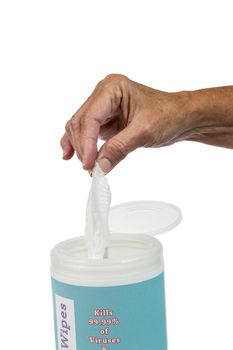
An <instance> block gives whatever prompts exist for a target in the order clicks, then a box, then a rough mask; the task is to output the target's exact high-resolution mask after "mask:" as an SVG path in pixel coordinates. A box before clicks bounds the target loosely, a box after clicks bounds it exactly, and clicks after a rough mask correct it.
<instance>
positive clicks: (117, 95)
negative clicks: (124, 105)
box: [70, 78, 122, 170]
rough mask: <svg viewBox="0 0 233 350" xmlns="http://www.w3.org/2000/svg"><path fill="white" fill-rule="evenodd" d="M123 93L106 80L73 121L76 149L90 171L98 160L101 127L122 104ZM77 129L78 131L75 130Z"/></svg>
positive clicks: (85, 167) (99, 85)
mask: <svg viewBox="0 0 233 350" xmlns="http://www.w3.org/2000/svg"><path fill="white" fill-rule="evenodd" d="M121 97H122V94H121V91H120V89H118V88H117V87H116V84H114V82H113V81H109V79H108V78H107V79H105V80H104V81H102V82H101V83H100V84H98V85H97V87H96V89H95V90H94V92H93V93H92V95H91V96H90V97H89V98H88V100H87V101H86V102H85V103H84V105H83V106H82V107H81V108H80V109H79V110H78V111H77V112H76V113H75V114H74V116H73V117H72V119H71V123H70V124H71V128H72V134H73V137H74V144H75V148H77V149H79V150H80V152H81V158H82V162H83V168H84V169H86V170H90V169H92V168H93V167H94V164H95V160H96V158H97V141H98V137H99V131H100V126H101V125H102V124H103V123H104V122H105V121H106V120H107V119H108V118H109V117H111V115H112V114H113V113H114V111H115V110H116V109H117V108H118V107H119V106H120V104H121ZM75 128H76V130H75Z"/></svg>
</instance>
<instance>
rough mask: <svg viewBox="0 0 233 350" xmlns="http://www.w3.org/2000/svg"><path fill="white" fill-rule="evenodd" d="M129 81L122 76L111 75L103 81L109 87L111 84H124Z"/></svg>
mask: <svg viewBox="0 0 233 350" xmlns="http://www.w3.org/2000/svg"><path fill="white" fill-rule="evenodd" d="M128 80H129V79H128V78H127V77H126V76H125V75H122V74H109V75H107V76H106V77H105V79H104V80H103V81H102V82H103V83H104V84H105V85H109V84H114V85H115V84H122V83H124V82H126V81H128Z"/></svg>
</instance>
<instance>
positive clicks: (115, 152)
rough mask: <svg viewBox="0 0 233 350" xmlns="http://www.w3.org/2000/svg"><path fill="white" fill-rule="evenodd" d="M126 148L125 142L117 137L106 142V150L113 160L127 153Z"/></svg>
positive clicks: (120, 158) (119, 158)
mask: <svg viewBox="0 0 233 350" xmlns="http://www.w3.org/2000/svg"><path fill="white" fill-rule="evenodd" d="M127 149H128V147H127V144H126V143H125V142H123V141H121V140H118V139H113V140H111V141H107V143H106V152H107V153H109V154H110V155H111V156H112V158H113V159H114V160H122V159H124V158H125V157H126V156H127V154H128V152H127Z"/></svg>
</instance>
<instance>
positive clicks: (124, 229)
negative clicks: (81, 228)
mask: <svg viewBox="0 0 233 350" xmlns="http://www.w3.org/2000/svg"><path fill="white" fill-rule="evenodd" d="M180 220H181V212H180V210H179V208H178V207H176V206H174V205H171V204H168V203H163V202H156V201H136V202H128V203H123V204H120V205H118V206H115V207H112V208H111V210H110V216H109V225H110V230H111V232H112V234H111V239H110V243H109V246H108V256H107V258H106V259H88V254H87V248H86V244H85V238H84V236H79V237H77V238H74V239H70V240H67V241H64V242H62V243H60V244H58V245H57V246H55V247H54V248H53V250H52V252H51V275H52V291H53V304H54V324H55V339H56V349H57V350H63V349H70V350H89V349H90V350H91V349H93V350H127V349H129V350H166V349H167V336H166V312H165V295H164V294H165V293H164V272H163V271H164V263H163V252H162V245H161V243H160V242H159V241H158V240H157V239H156V238H154V237H153V235H156V234H158V233H162V232H165V231H168V230H170V229H172V228H173V227H175V226H176V225H178V223H179V222H180Z"/></svg>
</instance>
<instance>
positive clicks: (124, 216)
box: [109, 201, 182, 236]
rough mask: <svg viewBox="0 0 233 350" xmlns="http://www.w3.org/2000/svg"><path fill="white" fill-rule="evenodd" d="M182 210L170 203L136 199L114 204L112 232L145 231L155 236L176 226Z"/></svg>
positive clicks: (110, 221) (110, 225)
mask: <svg viewBox="0 0 233 350" xmlns="http://www.w3.org/2000/svg"><path fill="white" fill-rule="evenodd" d="M181 220H182V214H181V210H180V209H179V208H178V207H177V206H175V205H173V204H170V203H165V202H157V201H134V202H126V203H121V204H119V205H116V206H113V207H111V209H110V214H109V227H110V232H111V233H144V234H148V235H152V236H155V235H157V234H159V233H163V232H167V231H169V230H171V229H173V228H174V227H176V226H177V225H178V224H179V223H180V222H181Z"/></svg>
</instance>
